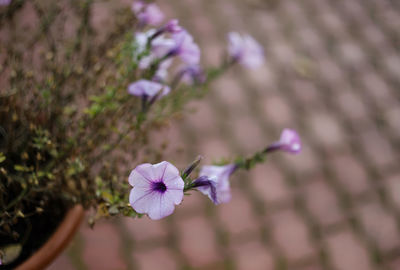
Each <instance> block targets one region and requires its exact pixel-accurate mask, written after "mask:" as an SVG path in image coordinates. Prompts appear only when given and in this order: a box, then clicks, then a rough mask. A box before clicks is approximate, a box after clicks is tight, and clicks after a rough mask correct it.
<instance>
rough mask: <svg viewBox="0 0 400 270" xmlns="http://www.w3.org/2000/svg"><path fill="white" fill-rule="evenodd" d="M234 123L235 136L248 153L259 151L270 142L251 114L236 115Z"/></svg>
mask: <svg viewBox="0 0 400 270" xmlns="http://www.w3.org/2000/svg"><path fill="white" fill-rule="evenodd" d="M232 125H233V126H232V129H233V130H232V132H233V136H234V137H235V138H236V141H237V144H238V145H240V146H241V148H243V151H244V153H246V155H249V154H252V153H254V152H255V151H259V150H260V149H263V148H264V147H266V145H267V144H268V141H266V138H265V136H264V132H263V130H262V129H261V127H260V126H259V124H258V123H257V122H256V120H255V119H254V118H252V117H251V116H250V115H240V116H238V117H235V118H234V120H233V123H232Z"/></svg>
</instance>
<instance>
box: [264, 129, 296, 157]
mask: <svg viewBox="0 0 400 270" xmlns="http://www.w3.org/2000/svg"><path fill="white" fill-rule="evenodd" d="M274 150H282V151H286V152H289V153H292V154H298V153H300V151H301V140H300V136H299V134H297V132H296V131H295V130H293V129H289V128H285V129H284V130H283V131H282V133H281V137H280V139H279V141H277V142H275V143H273V144H271V145H270V146H268V147H267V149H266V152H270V151H274Z"/></svg>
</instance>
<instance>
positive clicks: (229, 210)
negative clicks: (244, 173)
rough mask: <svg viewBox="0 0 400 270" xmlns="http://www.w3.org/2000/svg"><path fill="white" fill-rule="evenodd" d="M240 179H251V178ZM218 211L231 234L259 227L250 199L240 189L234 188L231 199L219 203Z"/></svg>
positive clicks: (224, 225) (254, 229) (225, 227)
mask: <svg viewBox="0 0 400 270" xmlns="http://www.w3.org/2000/svg"><path fill="white" fill-rule="evenodd" d="M239 180H240V181H249V179H239ZM217 211H218V216H219V218H220V220H221V223H222V225H223V227H224V229H226V230H227V231H228V232H229V233H230V234H233V235H235V234H239V233H245V232H251V231H256V230H258V229H259V224H258V223H257V220H256V219H255V217H254V214H253V211H252V209H251V206H250V202H249V199H248V198H246V197H245V196H244V195H243V193H241V192H240V190H238V189H233V190H232V199H231V201H230V202H229V203H224V204H220V205H218V206H217Z"/></svg>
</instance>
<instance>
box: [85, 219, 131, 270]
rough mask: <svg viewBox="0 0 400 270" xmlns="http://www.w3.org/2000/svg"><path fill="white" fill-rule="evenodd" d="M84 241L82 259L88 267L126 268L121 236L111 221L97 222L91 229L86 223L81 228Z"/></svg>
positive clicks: (112, 269) (105, 269) (100, 268)
mask: <svg viewBox="0 0 400 270" xmlns="http://www.w3.org/2000/svg"><path fill="white" fill-rule="evenodd" d="M80 232H81V234H82V238H83V241H84V250H83V254H82V256H83V259H84V262H85V264H86V265H87V267H88V269H93V270H122V269H127V268H126V264H125V263H124V261H123V258H122V255H121V254H122V252H121V238H120V236H119V235H118V231H117V229H116V227H115V225H113V224H112V223H111V222H108V221H103V222H98V223H97V224H96V226H95V229H94V230H92V229H90V228H89V227H88V225H87V224H84V225H83V226H82V228H81V231H80Z"/></svg>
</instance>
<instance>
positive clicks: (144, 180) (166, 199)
mask: <svg viewBox="0 0 400 270" xmlns="http://www.w3.org/2000/svg"><path fill="white" fill-rule="evenodd" d="M129 184H131V185H132V186H133V188H132V190H131V192H130V195H129V203H130V204H131V206H132V208H133V209H134V210H135V211H136V212H138V213H140V214H147V215H148V216H149V217H150V218H151V219H155V220H157V219H161V218H164V217H166V216H169V215H171V214H172V212H174V209H175V205H178V204H180V203H181V202H182V199H183V187H184V182H183V180H182V178H181V176H180V174H179V171H178V169H177V168H176V167H175V166H174V165H172V164H171V163H169V162H166V161H163V162H160V163H157V164H154V165H152V164H149V163H145V164H141V165H139V166H137V167H136V168H135V169H134V170H133V171H132V172H131V174H130V175H129Z"/></svg>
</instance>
